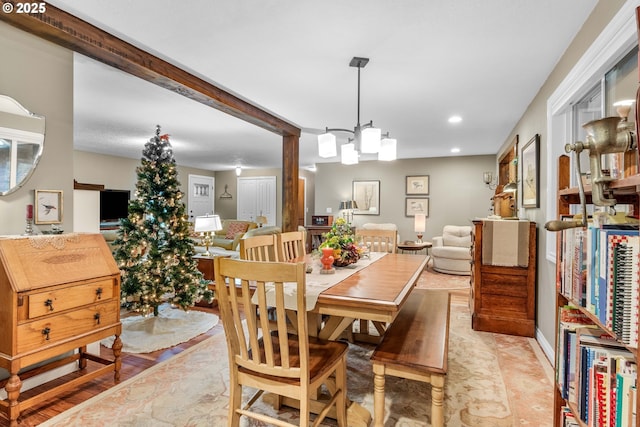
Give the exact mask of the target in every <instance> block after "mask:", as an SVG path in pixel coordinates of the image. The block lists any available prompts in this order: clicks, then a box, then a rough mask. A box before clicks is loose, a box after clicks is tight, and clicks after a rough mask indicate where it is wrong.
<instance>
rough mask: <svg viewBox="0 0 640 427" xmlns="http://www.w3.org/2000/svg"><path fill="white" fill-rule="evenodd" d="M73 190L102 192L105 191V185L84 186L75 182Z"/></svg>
mask: <svg viewBox="0 0 640 427" xmlns="http://www.w3.org/2000/svg"><path fill="white" fill-rule="evenodd" d="M73 189H74V190H92V191H102V190H104V185H103V184H83V183H81V182H78V181H76V180H75V179H74V180H73Z"/></svg>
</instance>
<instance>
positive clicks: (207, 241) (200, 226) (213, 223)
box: [193, 215, 222, 257]
mask: <svg viewBox="0 0 640 427" xmlns="http://www.w3.org/2000/svg"><path fill="white" fill-rule="evenodd" d="M217 230H222V222H221V221H220V216H219V215H205V216H197V217H196V223H195V225H194V227H193V231H195V232H196V233H202V243H203V244H204V245H205V249H206V250H205V253H204V254H202V255H204V256H207V257H208V256H211V253H210V252H209V245H211V232H212V231H217Z"/></svg>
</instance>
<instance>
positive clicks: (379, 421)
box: [373, 363, 384, 427]
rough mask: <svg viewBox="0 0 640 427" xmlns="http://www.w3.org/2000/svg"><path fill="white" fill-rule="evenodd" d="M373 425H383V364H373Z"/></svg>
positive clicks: (378, 426)
mask: <svg viewBox="0 0 640 427" xmlns="http://www.w3.org/2000/svg"><path fill="white" fill-rule="evenodd" d="M373 425H374V427H383V426H384V365H380V364H377V363H374V364H373Z"/></svg>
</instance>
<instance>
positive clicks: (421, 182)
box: [404, 175, 429, 196]
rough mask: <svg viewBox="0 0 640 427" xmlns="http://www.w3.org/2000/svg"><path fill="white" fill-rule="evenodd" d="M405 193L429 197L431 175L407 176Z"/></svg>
mask: <svg viewBox="0 0 640 427" xmlns="http://www.w3.org/2000/svg"><path fill="white" fill-rule="evenodd" d="M404 192H405V194H406V195H412V194H415V195H422V196H427V195H429V175H414V176H407V182H406V184H405V191H404Z"/></svg>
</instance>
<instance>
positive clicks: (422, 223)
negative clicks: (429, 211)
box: [413, 214, 427, 243]
mask: <svg viewBox="0 0 640 427" xmlns="http://www.w3.org/2000/svg"><path fill="white" fill-rule="evenodd" d="M426 225H427V219H426V216H425V215H424V214H416V215H415V217H414V219H413V231H415V232H416V233H417V235H418V240H416V243H422V235H423V234H424V230H425V228H426Z"/></svg>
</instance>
